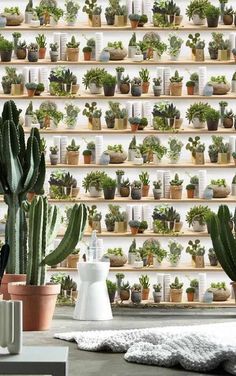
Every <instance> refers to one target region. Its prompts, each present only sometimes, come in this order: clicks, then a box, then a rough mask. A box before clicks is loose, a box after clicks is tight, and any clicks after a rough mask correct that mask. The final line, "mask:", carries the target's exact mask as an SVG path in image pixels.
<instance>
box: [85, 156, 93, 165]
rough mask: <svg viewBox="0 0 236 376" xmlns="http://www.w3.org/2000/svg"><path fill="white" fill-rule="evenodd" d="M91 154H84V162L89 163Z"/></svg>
mask: <svg viewBox="0 0 236 376" xmlns="http://www.w3.org/2000/svg"><path fill="white" fill-rule="evenodd" d="M91 159H92V155H84V164H90V163H91Z"/></svg>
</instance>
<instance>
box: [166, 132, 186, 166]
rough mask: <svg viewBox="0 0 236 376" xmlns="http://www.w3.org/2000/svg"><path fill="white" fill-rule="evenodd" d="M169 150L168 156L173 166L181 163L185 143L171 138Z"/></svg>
mask: <svg viewBox="0 0 236 376" xmlns="http://www.w3.org/2000/svg"><path fill="white" fill-rule="evenodd" d="M168 145H169V149H168V150H167V156H168V158H169V160H170V163H171V164H176V163H178V161H179V158H180V154H181V150H182V147H183V145H184V144H183V142H182V141H180V140H179V139H178V138H176V137H170V138H169V139H168Z"/></svg>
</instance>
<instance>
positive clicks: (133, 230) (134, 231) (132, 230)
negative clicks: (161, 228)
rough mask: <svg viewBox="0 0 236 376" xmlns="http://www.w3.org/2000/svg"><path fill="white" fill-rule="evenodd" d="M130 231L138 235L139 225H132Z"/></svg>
mask: <svg viewBox="0 0 236 376" xmlns="http://www.w3.org/2000/svg"><path fill="white" fill-rule="evenodd" d="M130 231H131V234H132V235H137V233H138V227H130Z"/></svg>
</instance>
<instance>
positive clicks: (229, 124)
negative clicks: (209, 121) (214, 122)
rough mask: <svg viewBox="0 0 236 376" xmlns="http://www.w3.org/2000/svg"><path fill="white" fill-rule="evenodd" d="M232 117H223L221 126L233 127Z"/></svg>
mask: <svg viewBox="0 0 236 376" xmlns="http://www.w3.org/2000/svg"><path fill="white" fill-rule="evenodd" d="M233 122H234V121H233V119H232V118H227V117H225V118H224V120H223V127H224V128H232V127H233V125H234V124H233Z"/></svg>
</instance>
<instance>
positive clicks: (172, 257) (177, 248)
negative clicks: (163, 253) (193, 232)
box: [167, 240, 184, 267]
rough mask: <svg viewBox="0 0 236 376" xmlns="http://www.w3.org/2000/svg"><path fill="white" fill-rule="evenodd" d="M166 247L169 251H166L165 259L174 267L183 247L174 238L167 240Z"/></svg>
mask: <svg viewBox="0 0 236 376" xmlns="http://www.w3.org/2000/svg"><path fill="white" fill-rule="evenodd" d="M168 248H169V251H168V252H167V259H168V261H169V263H170V265H171V267H176V266H177V265H178V263H179V261H180V258H181V252H182V251H183V249H184V247H183V245H182V244H180V243H178V242H176V241H175V240H169V242H168Z"/></svg>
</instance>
